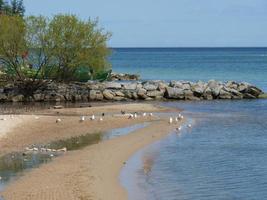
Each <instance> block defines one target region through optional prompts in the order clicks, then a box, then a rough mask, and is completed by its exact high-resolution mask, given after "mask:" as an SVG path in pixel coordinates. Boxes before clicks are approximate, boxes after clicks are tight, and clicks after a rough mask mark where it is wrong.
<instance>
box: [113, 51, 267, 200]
mask: <svg viewBox="0 0 267 200" xmlns="http://www.w3.org/2000/svg"><path fill="white" fill-rule="evenodd" d="M111 61H112V63H113V69H114V71H117V72H129V73H139V74H140V75H141V76H142V78H143V79H147V80H149V79H164V80H172V79H183V80H190V81H197V80H204V81H207V80H210V79H217V80H221V81H226V80H237V81H246V82H251V83H253V84H256V85H257V86H259V87H260V88H262V89H263V90H264V91H267V48H243V49H240V48H234V49H233V48H230V49H227V48H221V49H210V48H209V49H175V48H170V49H115V53H114V54H113V56H112V57H111ZM163 105H165V106H170V107H178V108H183V109H184V114H185V115H186V116H187V118H188V119H189V120H190V121H191V122H192V124H193V128H192V129H189V128H187V127H186V126H184V127H183V130H182V133H181V134H180V135H177V134H176V133H171V134H170V135H169V136H168V137H167V138H166V139H163V140H161V141H159V142H157V143H155V144H152V145H150V146H148V147H146V148H145V149H142V150H140V151H139V152H137V153H136V154H135V155H133V157H131V158H130V160H129V161H127V165H126V166H125V167H124V169H123V170H122V173H121V176H120V179H121V182H122V184H123V186H124V187H125V188H126V189H127V190H128V192H129V198H130V200H140V199H142V200H165V199H167V200H180V199H181V200H225V199H227V200H236V199H238V200H239V199H242V200H263V199H267V100H266V99H261V100H241V101H197V102H183V101H180V102H179V101H172V102H165V103H163ZM191 122H190V123H191ZM146 160H148V161H149V163H150V165H151V168H150V171H149V172H148V173H147V172H146V173H145V171H144V167H143V165H144V162H145V161H146Z"/></svg>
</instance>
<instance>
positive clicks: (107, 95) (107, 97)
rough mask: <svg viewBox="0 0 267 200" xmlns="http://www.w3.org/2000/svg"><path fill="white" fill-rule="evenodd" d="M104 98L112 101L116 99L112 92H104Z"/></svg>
mask: <svg viewBox="0 0 267 200" xmlns="http://www.w3.org/2000/svg"><path fill="white" fill-rule="evenodd" d="M103 96H104V97H105V99H107V100H112V99H114V96H115V94H114V93H113V92H112V91H111V90H104V91H103Z"/></svg>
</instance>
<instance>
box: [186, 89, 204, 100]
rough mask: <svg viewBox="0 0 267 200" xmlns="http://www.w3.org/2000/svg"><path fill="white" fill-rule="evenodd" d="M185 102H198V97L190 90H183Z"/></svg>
mask: <svg viewBox="0 0 267 200" xmlns="http://www.w3.org/2000/svg"><path fill="white" fill-rule="evenodd" d="M184 97H185V100H200V98H199V97H197V96H194V93H193V92H192V91H191V90H184Z"/></svg>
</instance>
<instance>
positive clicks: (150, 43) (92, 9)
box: [24, 0, 267, 47]
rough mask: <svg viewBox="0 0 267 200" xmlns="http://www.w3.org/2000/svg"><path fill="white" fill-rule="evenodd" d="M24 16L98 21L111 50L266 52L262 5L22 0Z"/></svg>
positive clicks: (260, 1) (253, 0)
mask: <svg viewBox="0 0 267 200" xmlns="http://www.w3.org/2000/svg"><path fill="white" fill-rule="evenodd" d="M24 4H25V7H26V15H46V16H53V15H55V14H58V13H68V14H76V15H77V16H79V17H81V18H83V19H87V18H89V17H90V18H96V17H98V18H99V21H100V26H101V27H102V28H104V29H105V30H107V31H110V32H112V38H111V39H110V41H109V46H111V47H267V0H24Z"/></svg>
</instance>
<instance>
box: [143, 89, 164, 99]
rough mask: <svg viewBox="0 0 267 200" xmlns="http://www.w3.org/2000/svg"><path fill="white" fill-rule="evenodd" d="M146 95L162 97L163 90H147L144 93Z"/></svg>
mask: <svg viewBox="0 0 267 200" xmlns="http://www.w3.org/2000/svg"><path fill="white" fill-rule="evenodd" d="M146 95H147V96H148V97H154V98H156V97H163V95H164V92H163V91H158V90H153V91H148V92H147V94H146Z"/></svg>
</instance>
